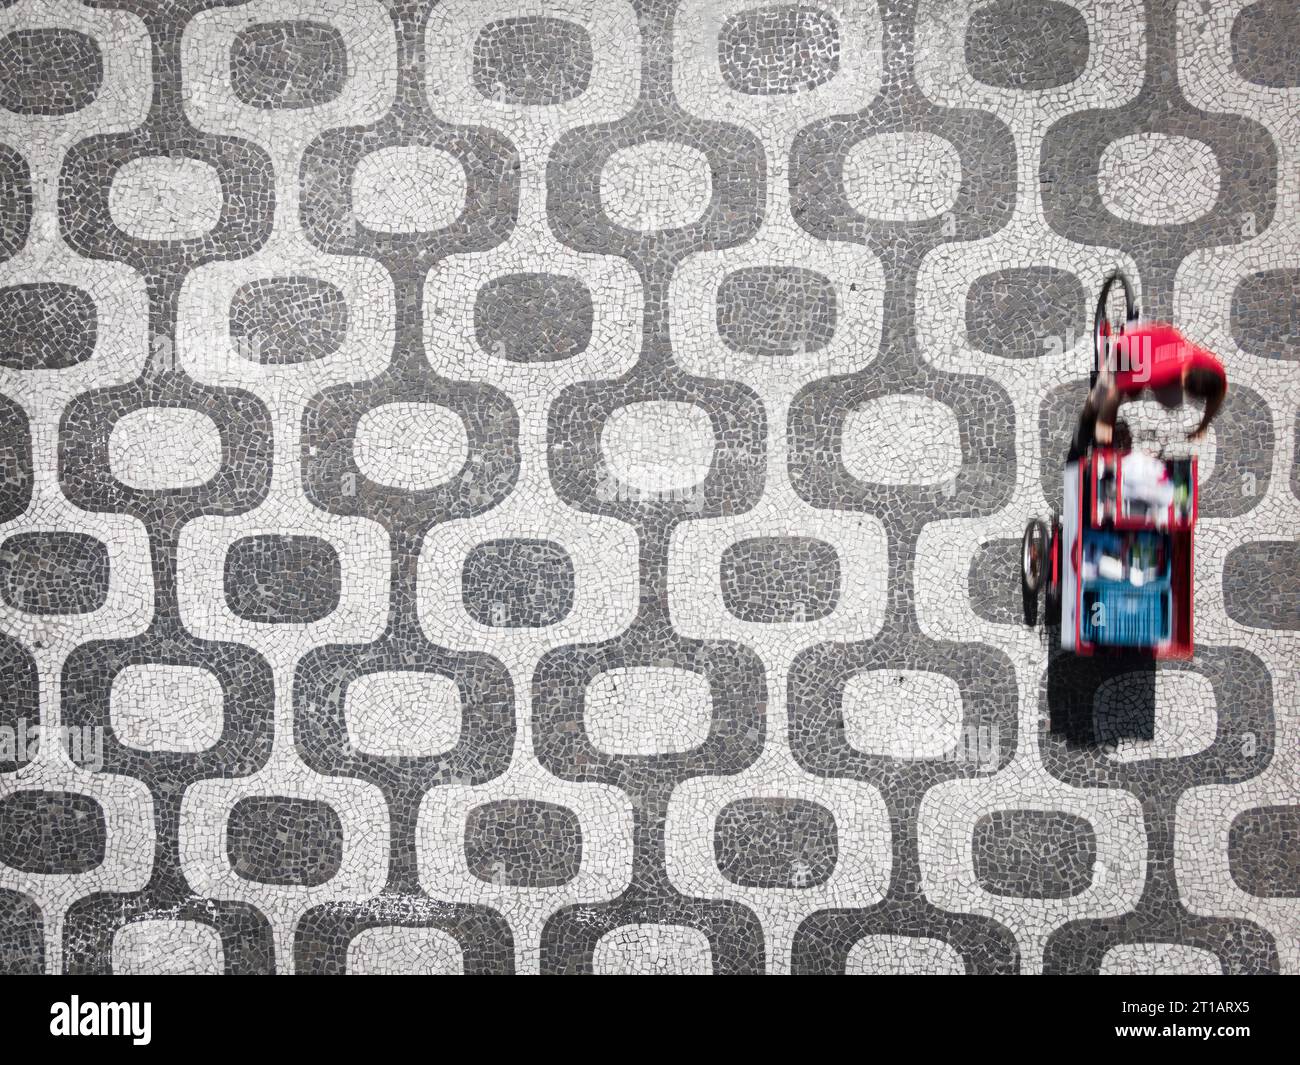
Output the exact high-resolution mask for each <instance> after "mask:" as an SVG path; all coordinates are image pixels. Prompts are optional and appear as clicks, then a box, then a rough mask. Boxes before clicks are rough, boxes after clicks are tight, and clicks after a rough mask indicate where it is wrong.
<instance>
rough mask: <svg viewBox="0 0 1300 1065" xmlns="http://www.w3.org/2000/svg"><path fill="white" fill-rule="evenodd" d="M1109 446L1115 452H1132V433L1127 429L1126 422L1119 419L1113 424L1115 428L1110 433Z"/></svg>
mask: <svg viewBox="0 0 1300 1065" xmlns="http://www.w3.org/2000/svg"><path fill="white" fill-rule="evenodd" d="M1110 446H1111V447H1113V448H1114V449H1115V450H1116V451H1132V450H1133V432H1132V430H1130V429H1129V427H1128V422H1126V421H1124V420H1123V419H1120V420H1119V421H1116V422H1115V428H1114V429H1113V430H1112V431H1111V437H1110Z"/></svg>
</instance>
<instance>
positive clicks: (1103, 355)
mask: <svg viewBox="0 0 1300 1065" xmlns="http://www.w3.org/2000/svg"><path fill="white" fill-rule="evenodd" d="M1117 282H1118V284H1119V285H1120V287H1121V288H1122V289H1123V292H1124V317H1123V318H1122V319H1119V320H1116V319H1115V318H1114V316H1113V315H1111V313H1110V306H1109V301H1110V292H1111V289H1112V288H1114V287H1115V284H1116V283H1117ZM1137 320H1138V306H1137V303H1136V302H1135V301H1134V299H1133V286H1132V285H1131V284H1130V283H1129V279H1128V275H1127V274H1125V273H1124V272H1123V271H1122V270H1116V271H1115V273H1113V274H1111V275H1110V276H1109V277H1108V278H1106V280H1105V281H1104V282H1103V283H1102V286H1101V295H1100V296H1098V297H1097V311H1096V313H1095V314H1094V315H1093V318H1092V377H1091V380H1090V382H1089V384H1090V386H1091V385H1095V384H1096V383H1097V374H1098V372H1099V371H1100V370H1101V367H1102V363H1103V361H1104V360H1107V357H1108V356H1109V355H1110V345H1111V343H1112V339H1111V338H1113V337H1117V336H1119V335H1120V334H1121V333H1123V332H1124V329H1125V327H1126V326H1127V325H1128V324H1129V323H1130V322H1136V321H1137Z"/></svg>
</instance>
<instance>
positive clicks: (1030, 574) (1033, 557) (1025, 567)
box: [1020, 518, 1048, 596]
mask: <svg viewBox="0 0 1300 1065" xmlns="http://www.w3.org/2000/svg"><path fill="white" fill-rule="evenodd" d="M1047 565H1048V559H1047V526H1046V525H1044V524H1043V523H1042V522H1041V521H1039V520H1038V519H1037V518H1033V519H1031V520H1030V522H1029V524H1028V525H1026V526H1025V538H1024V540H1023V541H1022V542H1021V552H1020V566H1021V574H1020V576H1021V580H1022V581H1023V582H1024V586H1025V591H1026V592H1028V593H1029V594H1030V595H1031V596H1037V595H1038V589H1039V588H1041V587H1042V586H1043V572H1044V570H1046V568H1047Z"/></svg>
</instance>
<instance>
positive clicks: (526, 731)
mask: <svg viewBox="0 0 1300 1065" xmlns="http://www.w3.org/2000/svg"><path fill="white" fill-rule="evenodd" d="M1116 268H1123V269H1126V270H1127V271H1128V272H1129V273H1130V274H1131V275H1132V276H1133V277H1134V278H1135V280H1136V282H1137V285H1138V289H1139V299H1140V303H1141V306H1142V308H1143V311H1144V312H1145V313H1146V314H1147V315H1149V316H1152V317H1156V318H1165V319H1172V320H1174V321H1176V322H1177V323H1178V324H1179V326H1180V327H1181V328H1182V329H1183V330H1184V331H1185V332H1186V333H1187V334H1188V335H1189V336H1191V337H1192V338H1194V339H1196V340H1197V341H1198V342H1199V343H1202V344H1204V345H1206V346H1207V347H1210V348H1211V349H1213V350H1215V351H1217V352H1219V353H1220V354H1221V355H1222V357H1223V359H1224V361H1225V363H1226V365H1227V367H1228V372H1229V377H1230V380H1231V389H1230V393H1229V397H1228V402H1227V405H1226V407H1225V409H1224V411H1223V413H1222V415H1221V416H1220V417H1219V419H1218V420H1217V422H1216V423H1215V425H1214V428H1213V430H1212V432H1211V434H1210V436H1209V437H1208V438H1207V439H1206V440H1205V441H1203V442H1202V443H1200V444H1199V445H1197V446H1196V447H1195V452H1196V453H1197V454H1198V455H1199V457H1200V461H1201V477H1202V495H1201V521H1200V525H1199V528H1198V531H1197V538H1196V559H1195V572H1196V583H1197V600H1196V640H1197V655H1196V657H1195V659H1193V660H1191V661H1188V662H1184V663H1175V664H1172V665H1169V666H1167V667H1166V666H1162V667H1161V668H1160V669H1159V670H1157V671H1155V672H1154V673H1152V672H1150V671H1149V670H1148V671H1144V670H1142V669H1138V668H1134V669H1132V670H1128V671H1120V670H1116V669H1115V668H1110V669H1108V670H1102V669H1099V668H1096V667H1095V666H1094V667H1091V668H1089V667H1086V666H1082V665H1081V664H1080V663H1079V662H1077V661H1075V660H1071V659H1063V658H1062V657H1061V656H1060V655H1059V654H1058V653H1056V652H1055V651H1054V650H1053V647H1054V646H1055V645H1054V638H1053V634H1052V633H1051V632H1050V631H1048V630H1044V629H1043V628H1041V627H1035V628H1031V627H1028V626H1026V625H1025V624H1024V622H1023V620H1022V607H1023V604H1022V602H1021V592H1020V583H1019V537H1020V533H1021V530H1022V529H1023V528H1024V524H1025V522H1026V520H1027V519H1028V518H1030V517H1032V516H1041V517H1046V516H1047V515H1048V514H1049V513H1050V512H1051V510H1052V508H1053V507H1057V506H1059V505H1060V499H1061V465H1062V461H1063V458H1064V453H1065V450H1066V447H1067V445H1068V440H1069V433H1070V429H1071V425H1072V421H1073V418H1074V416H1075V413H1076V412H1077V409H1078V407H1079V405H1080V404H1081V402H1082V398H1083V395H1084V393H1085V391H1086V387H1087V369H1088V366H1089V362H1090V358H1091V347H1090V343H1091V342H1090V338H1089V336H1088V327H1089V325H1090V322H1091V310H1092V308H1091V301H1092V299H1093V298H1094V294H1095V293H1096V291H1097V289H1098V287H1099V285H1100V282H1101V280H1102V278H1103V277H1105V276H1106V275H1107V274H1108V273H1109V272H1110V271H1112V270H1114V269H1116ZM1298 291H1300V2H1296V0H1260V2H1256V3H1242V2H1240V0H1223V2H1219V0H1215V2H1214V3H1202V2H1199V0H1189V2H1182V3H1175V2H1174V0H1146V2H1145V3H1143V2H1139V0H1107V2H1104V3H1103V2H1096V3H1084V2H1078V3H1060V2H1053V0H994V2H972V3H965V2H961V0H881V2H880V4H879V5H876V4H873V3H870V2H867V0H844V2H839V3H825V4H823V3H818V2H815V0H800V2H799V3H788V4H787V3H764V2H763V0H639V2H637V3H626V2H623V0H554V2H550V0H448V2H439V3H417V2H396V0H388V2H380V0H294V2H292V3H290V2H288V0H249V2H243V3H240V2H231V3H223V2H219V0H163V2H147V0H102V2H94V3H85V4H82V3H75V2H71V0H68V2H55V0H19V2H16V3H7V4H0V970H2V971H8V972H73V973H89V972H107V971H112V972H119V973H130V972H159V971H162V972H203V971H225V972H230V973H252V972H272V971H274V972H281V973H292V972H312V973H337V972H344V971H346V972H350V973H367V972H371V973H373V972H397V971H415V972H462V971H463V972H467V973H483V972H493V973H503V972H520V973H537V972H542V973H557V972H599V973H613V972H652V973H668V972H715V973H749V972H770V973H791V972H793V973H803V972H843V971H847V972H952V973H963V972H964V973H1026V974H1036V973H1060V972H1103V973H1125V972H1166V971H1169V972H1196V973H1199V972H1206V973H1209V972H1215V973H1217V972H1227V973H1258V972H1278V971H1281V972H1289V973H1295V972H1298V971H1300V843H1297V840H1300V794H1298V793H1300V788H1298V783H1300V743H1298V739H1300V682H1298V679H1297V662H1298V661H1300V542H1298V539H1297V537H1298V534H1300V419H1298V414H1300V372H1298V367H1297V363H1298V362H1300V297H1298V295H1297V293H1298ZM1126 413H1127V414H1128V416H1129V420H1130V422H1131V423H1132V424H1133V426H1134V429H1135V431H1137V432H1138V433H1139V436H1140V437H1143V438H1152V437H1155V436H1157V435H1163V436H1172V435H1173V434H1176V433H1180V432H1181V430H1182V429H1184V428H1186V424H1188V423H1189V421H1190V419H1191V418H1192V417H1193V416H1192V415H1191V414H1190V413H1189V412H1186V411H1184V412H1181V413H1180V414H1172V415H1171V414H1166V413H1164V412H1162V411H1161V410H1160V408H1158V407H1156V406H1155V405H1154V404H1143V405H1139V406H1137V407H1136V408H1134V409H1132V410H1130V411H1126ZM42 741H43V742H42Z"/></svg>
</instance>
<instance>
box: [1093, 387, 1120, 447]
mask: <svg viewBox="0 0 1300 1065" xmlns="http://www.w3.org/2000/svg"><path fill="white" fill-rule="evenodd" d="M1098 393H1100V395H1098ZM1119 398H1120V397H1119V388H1118V387H1117V386H1116V384H1115V381H1114V378H1112V377H1111V376H1110V375H1109V374H1107V375H1105V376H1104V377H1099V378H1098V379H1097V386H1096V388H1094V389H1093V390H1092V392H1091V393H1089V395H1088V403H1089V404H1090V405H1093V406H1095V407H1096V409H1097V424H1096V428H1095V429H1094V430H1093V436H1094V437H1095V438H1096V440H1097V443H1099V444H1109V443H1110V442H1111V439H1112V437H1113V436H1114V434H1115V418H1116V416H1117V415H1118V414H1119Z"/></svg>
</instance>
